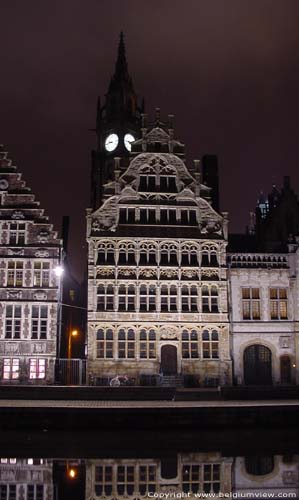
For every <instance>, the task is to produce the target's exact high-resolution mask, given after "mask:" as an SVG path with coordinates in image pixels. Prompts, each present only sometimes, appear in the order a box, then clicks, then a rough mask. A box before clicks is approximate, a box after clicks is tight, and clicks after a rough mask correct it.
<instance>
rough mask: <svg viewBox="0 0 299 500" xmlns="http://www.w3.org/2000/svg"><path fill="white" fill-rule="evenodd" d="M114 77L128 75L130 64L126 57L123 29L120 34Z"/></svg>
mask: <svg viewBox="0 0 299 500" xmlns="http://www.w3.org/2000/svg"><path fill="white" fill-rule="evenodd" d="M114 77H115V78H117V79H120V78H127V77H128V65H127V59H126V48H125V41H124V33H123V31H121V32H120V36H119V44H118V53H117V61H116V65H115V73H114Z"/></svg>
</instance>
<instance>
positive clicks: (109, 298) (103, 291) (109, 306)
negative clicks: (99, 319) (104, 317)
mask: <svg viewBox="0 0 299 500" xmlns="http://www.w3.org/2000/svg"><path fill="white" fill-rule="evenodd" d="M97 310H98V311H114V287H113V285H100V286H99V287H98V306H97Z"/></svg>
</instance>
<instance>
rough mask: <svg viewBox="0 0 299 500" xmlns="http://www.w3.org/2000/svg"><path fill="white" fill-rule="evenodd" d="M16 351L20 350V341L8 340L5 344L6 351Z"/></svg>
mask: <svg viewBox="0 0 299 500" xmlns="http://www.w3.org/2000/svg"><path fill="white" fill-rule="evenodd" d="M16 352H19V344H18V342H7V344H6V345H5V353H6V354H14V353H16Z"/></svg>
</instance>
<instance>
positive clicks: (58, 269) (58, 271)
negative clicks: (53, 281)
mask: <svg viewBox="0 0 299 500" xmlns="http://www.w3.org/2000/svg"><path fill="white" fill-rule="evenodd" d="M54 272H55V275H56V276H57V278H60V277H61V276H62V275H63V272H64V269H63V267H62V266H56V267H55V269H54Z"/></svg>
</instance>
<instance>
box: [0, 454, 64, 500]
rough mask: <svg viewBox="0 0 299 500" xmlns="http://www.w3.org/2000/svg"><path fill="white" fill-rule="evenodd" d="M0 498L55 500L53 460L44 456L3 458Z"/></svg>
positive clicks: (0, 472) (1, 463)
mask: <svg viewBox="0 0 299 500" xmlns="http://www.w3.org/2000/svg"><path fill="white" fill-rule="evenodd" d="M0 498H1V499H3V500H7V499H21V498H24V499H27V500H31V499H32V500H53V499H54V498H55V496H54V485H53V461H52V460H49V459H43V458H1V459H0Z"/></svg>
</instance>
